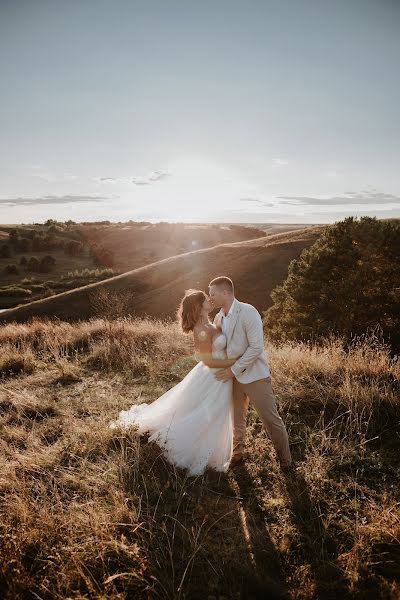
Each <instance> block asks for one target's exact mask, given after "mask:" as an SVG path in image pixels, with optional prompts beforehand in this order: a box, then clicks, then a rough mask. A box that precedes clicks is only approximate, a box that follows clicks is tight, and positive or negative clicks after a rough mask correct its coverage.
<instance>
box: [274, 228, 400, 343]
mask: <svg viewBox="0 0 400 600" xmlns="http://www.w3.org/2000/svg"><path fill="white" fill-rule="evenodd" d="M271 297H272V299H273V302H274V304H273V306H272V307H271V308H270V309H269V310H268V311H266V313H265V319H264V323H265V328H266V332H267V335H269V336H270V337H271V338H273V339H277V340H285V339H297V340H310V339H317V338H320V337H326V336H329V335H330V334H332V333H333V334H336V335H340V336H342V337H344V338H347V339H350V338H351V337H353V336H357V335H360V334H363V333H365V332H366V331H367V330H368V329H372V328H376V326H377V325H378V326H379V327H380V328H381V330H382V331H383V334H384V336H385V338H386V339H387V340H390V341H391V343H392V344H393V346H394V347H400V221H390V220H387V221H378V220H377V219H375V218H370V217H362V218H361V219H359V220H358V219H355V218H353V217H349V218H347V219H345V220H344V221H341V222H339V223H337V224H335V225H333V226H330V227H327V228H326V230H325V231H324V233H323V234H322V235H321V237H320V238H319V239H318V240H317V241H316V242H315V243H314V244H313V246H312V247H311V248H309V249H308V250H304V251H303V252H302V254H301V256H300V258H299V259H298V260H294V261H292V262H291V263H290V265H289V269H288V277H287V279H286V281H285V282H284V283H283V284H282V285H281V286H278V287H277V288H275V290H274V291H273V292H272V294H271Z"/></svg>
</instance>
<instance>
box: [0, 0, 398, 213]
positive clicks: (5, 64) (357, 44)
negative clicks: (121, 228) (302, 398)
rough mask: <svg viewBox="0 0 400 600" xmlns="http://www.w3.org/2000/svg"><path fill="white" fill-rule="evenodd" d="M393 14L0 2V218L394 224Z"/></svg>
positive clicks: (312, 2)
mask: <svg viewBox="0 0 400 600" xmlns="http://www.w3.org/2000/svg"><path fill="white" fill-rule="evenodd" d="M399 65H400V1H398V0H334V1H332V0H292V1H290V0H279V1H277V0H263V1H262V0H260V1H255V0H242V1H240V2H237V1H235V0H212V1H208V0H182V1H179V2H178V1H174V0H168V1H167V0H163V1H155V0H147V1H145V0H142V2H138V1H135V0H125V1H124V0H112V1H111V0H107V1H105V0H51V1H50V0H49V1H45V0H0V66H1V88H2V91H1V100H0V155H1V160H0V222H3V223H13V222H25V223H29V222H42V221H44V220H46V219H48V218H56V219H61V220H65V219H69V218H72V219H74V220H97V219H110V220H116V221H118V220H127V219H134V220H171V221H176V220H180V221H196V220H199V221H234V222H240V221H242V222H292V223H301V222H304V223H307V222H315V223H318V222H332V221H335V220H338V219H341V218H343V217H344V216H346V215H350V214H353V215H366V214H368V215H376V216H378V217H387V216H400V177H399V172H400V123H399V107H400V79H399Z"/></svg>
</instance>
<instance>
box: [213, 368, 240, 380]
mask: <svg viewBox="0 0 400 600" xmlns="http://www.w3.org/2000/svg"><path fill="white" fill-rule="evenodd" d="M234 377H235V374H234V373H233V371H232V370H231V368H230V367H227V368H226V369H220V370H219V371H217V372H216V373H215V378H216V379H218V380H219V381H229V380H230V379H233V378H234Z"/></svg>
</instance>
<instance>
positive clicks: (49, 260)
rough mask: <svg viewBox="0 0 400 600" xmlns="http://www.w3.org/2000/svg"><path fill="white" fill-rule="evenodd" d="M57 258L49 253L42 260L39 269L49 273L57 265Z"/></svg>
mask: <svg viewBox="0 0 400 600" xmlns="http://www.w3.org/2000/svg"><path fill="white" fill-rule="evenodd" d="M55 264H56V259H55V258H54V257H53V256H50V255H49V254H47V255H46V256H43V258H42V259H41V261H40V265H39V270H40V272H41V273H49V272H50V271H51V270H52V269H53V268H54V266H55Z"/></svg>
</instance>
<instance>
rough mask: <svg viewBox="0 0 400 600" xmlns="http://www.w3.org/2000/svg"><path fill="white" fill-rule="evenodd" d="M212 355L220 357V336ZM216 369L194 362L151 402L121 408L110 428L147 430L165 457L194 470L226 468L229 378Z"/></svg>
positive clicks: (230, 430) (222, 350)
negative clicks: (218, 376) (217, 375)
mask: <svg viewBox="0 0 400 600" xmlns="http://www.w3.org/2000/svg"><path fill="white" fill-rule="evenodd" d="M212 356H213V358H226V337H225V335H224V334H223V333H221V334H219V335H217V336H216V337H215V338H214V340H213V343H212ZM217 370H218V369H212V368H209V367H207V366H206V365H205V364H204V363H203V362H199V363H198V364H197V365H196V366H195V367H194V368H193V369H192V370H191V371H190V372H189V373H188V374H187V375H186V377H185V378H184V379H182V381H181V382H180V383H178V384H177V385H176V386H174V387H173V388H171V389H170V390H168V391H167V392H166V393H165V394H163V395H162V396H160V397H159V398H158V399H157V400H155V401H154V402H152V403H151V404H135V405H133V406H132V407H131V408H130V409H129V410H122V411H121V412H120V413H119V417H118V419H117V420H116V421H112V422H111V423H110V427H111V428H113V429H114V428H122V429H126V428H129V427H131V426H136V427H137V431H138V433H139V434H143V433H150V434H151V435H150V437H149V441H150V442H151V441H155V442H157V444H158V445H159V446H160V447H161V448H162V449H163V453H164V454H165V456H166V458H167V459H168V461H169V462H171V463H172V464H174V465H176V466H177V467H181V468H185V469H188V474H189V475H200V474H202V473H203V472H204V470H205V469H206V467H211V468H213V469H215V470H217V471H224V472H226V471H227V470H228V467H229V463H230V460H231V457H232V446H233V404H232V380H229V381H227V382H224V381H218V380H217V379H216V378H215V373H216V371H217Z"/></svg>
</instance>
